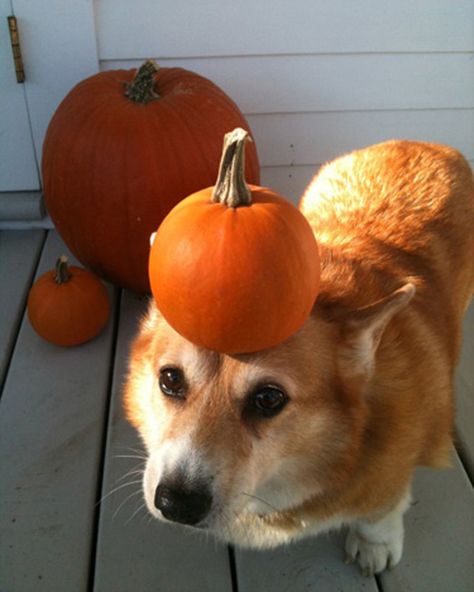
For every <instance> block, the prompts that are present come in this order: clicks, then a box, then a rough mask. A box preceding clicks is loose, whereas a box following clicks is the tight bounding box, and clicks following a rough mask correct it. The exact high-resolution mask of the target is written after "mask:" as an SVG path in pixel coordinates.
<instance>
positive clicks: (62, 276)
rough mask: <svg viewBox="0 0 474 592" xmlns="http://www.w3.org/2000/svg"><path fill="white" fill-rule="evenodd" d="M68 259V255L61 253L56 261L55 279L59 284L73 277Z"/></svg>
mask: <svg viewBox="0 0 474 592" xmlns="http://www.w3.org/2000/svg"><path fill="white" fill-rule="evenodd" d="M67 261H68V259H67V257H66V255H61V257H59V259H58V260H57V261H56V275H55V276H54V281H55V282H56V283H57V284H59V285H61V284H65V283H66V282H68V281H69V280H70V279H71V272H70V271H69V266H68V264H67Z"/></svg>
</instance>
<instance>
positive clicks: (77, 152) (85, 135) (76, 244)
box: [42, 61, 259, 292]
mask: <svg viewBox="0 0 474 592" xmlns="http://www.w3.org/2000/svg"><path fill="white" fill-rule="evenodd" d="M236 126H240V127H245V128H246V129H249V127H248V124H247V122H246V121H245V118H244V117H243V115H242V114H241V112H240V111H239V109H238V107H237V106H236V105H235V103H234V102H233V101H232V100H231V99H230V98H229V97H228V96H227V95H226V94H225V93H224V92H223V91H222V90H221V89H219V88H218V87H217V86H216V85H215V84H213V83H212V82H211V81H209V80H207V79H206V78H203V77H202V76H199V75H197V74H195V73H193V72H189V71H186V70H183V69H181V68H158V67H157V66H156V64H154V62H152V61H148V62H146V63H145V64H144V65H143V66H142V67H141V68H140V69H139V70H138V72H137V71H136V70H135V69H133V70H111V71H106V72H100V73H99V74H96V75H94V76H91V77H90V78H88V79H87V80H84V81H82V82H81V83H79V84H78V85H77V86H76V87H75V88H73V89H72V90H71V91H70V93H69V94H68V95H67V96H66V98H65V99H64V100H63V102H62V103H61V104H60V105H59V107H58V109H57V111H56V113H55V114H54V116H53V118H52V119H51V122H50V124H49V127H48V130H47V133H46V137H45V141H44V146H43V159H42V174H43V183H44V196H45V202H46V205H47V208H48V211H49V213H50V215H51V218H52V220H53V222H54V224H55V226H56V228H57V229H58V231H59V234H60V235H61V237H62V238H63V240H64V241H65V243H66V244H67V246H68V247H69V249H70V250H71V251H72V253H74V255H75V256H76V257H77V258H78V259H79V260H80V261H81V262H82V263H83V264H84V265H86V266H87V267H89V268H90V269H92V270H93V271H94V272H95V273H97V274H98V275H100V276H103V277H104V278H106V279H108V280H109V281H111V282H114V283H116V284H118V285H120V286H122V287H125V288H130V289H132V290H135V291H139V292H145V291H149V283H148V274H147V261H148V250H149V243H148V240H149V236H150V233H151V232H152V230H154V229H155V228H156V227H157V226H158V224H160V222H161V221H162V220H163V218H164V217H165V216H166V214H167V213H168V212H169V211H170V210H171V208H172V207H173V206H175V205H176V204H177V203H178V202H179V201H180V200H181V199H182V198H184V197H186V196H187V195H189V194H190V193H192V192H193V191H197V190H198V189H201V188H202V187H207V186H208V185H211V184H212V183H213V182H214V180H215V178H216V174H217V169H218V166H219V157H220V152H221V147H222V137H223V135H224V133H225V132H226V131H227V130H229V129H232V128H234V127H236ZM247 158H248V163H249V166H248V176H249V179H251V180H252V182H255V183H258V179H259V166H258V158H257V152H256V149H255V146H254V145H253V144H252V145H250V146H249V147H248V150H247Z"/></svg>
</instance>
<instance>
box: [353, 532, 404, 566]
mask: <svg viewBox="0 0 474 592" xmlns="http://www.w3.org/2000/svg"><path fill="white" fill-rule="evenodd" d="M345 549H346V563H352V562H353V561H355V560H357V562H358V563H359V565H360V568H361V570H362V573H363V574H364V576H372V575H374V574H376V573H380V572H381V571H383V570H384V569H392V568H393V567H395V565H397V563H398V562H399V561H400V559H401V557H402V551H403V538H402V537H397V536H395V537H393V538H390V540H386V541H383V542H374V541H369V540H367V539H366V538H364V536H363V535H362V534H360V533H359V532H358V531H357V529H352V528H351V529H350V530H349V533H348V535H347V538H346V545H345Z"/></svg>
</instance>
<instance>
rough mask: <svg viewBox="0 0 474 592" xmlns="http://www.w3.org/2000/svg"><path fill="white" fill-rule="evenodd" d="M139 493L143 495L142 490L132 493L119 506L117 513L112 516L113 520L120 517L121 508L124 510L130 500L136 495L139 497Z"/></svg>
mask: <svg viewBox="0 0 474 592" xmlns="http://www.w3.org/2000/svg"><path fill="white" fill-rule="evenodd" d="M139 493H141V489H139V490H138V491H134V492H133V493H131V494H130V495H129V496H127V497H126V498H125V499H124V500H123V502H122V503H121V504H120V505H119V507H118V508H117V509H116V510H115V512H114V513H113V516H112V520H115V517H116V516H117V515H118V513H119V512H120V510H121V508H123V506H124V505H125V504H126V503H127V502H128V500H129V499H131V498H132V497H134V496H135V495H138V494H139Z"/></svg>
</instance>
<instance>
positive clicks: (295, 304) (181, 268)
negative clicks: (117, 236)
mask: <svg viewBox="0 0 474 592" xmlns="http://www.w3.org/2000/svg"><path fill="white" fill-rule="evenodd" d="M247 138H248V134H247V132H246V131H244V130H242V129H240V128H237V129H236V130H234V131H233V132H230V133H229V134H227V135H226V137H225V141H224V150H223V154H222V159H221V165H220V169H219V175H218V179H217V183H216V185H215V187H208V188H207V189H204V190H202V191H199V192H197V193H194V194H193V195H190V196H189V197H187V198H186V199H184V200H183V201H181V202H180V203H179V204H178V205H177V206H176V207H175V208H174V209H173V210H172V211H171V212H170V213H169V214H168V216H167V217H166V218H165V220H164V221H163V222H162V224H161V225H160V227H159V228H158V230H157V232H156V235H155V237H154V240H153V242H152V246H151V251H150V259H149V277H150V284H151V289H152V293H153V296H154V298H155V300H156V304H157V306H158V309H159V310H160V312H161V313H162V315H163V316H164V318H165V319H166V320H167V321H168V323H169V324H170V325H171V326H172V327H173V328H174V329H175V330H176V331H177V332H178V333H180V334H181V335H182V336H183V337H185V338H186V339H188V340H189V341H191V342H192V343H195V344H196V345H199V346H202V347H206V348H207V349H211V350H214V351H218V352H222V353H231V354H232V353H243V352H253V351H258V350H262V349H266V348H269V347H272V346H275V345H277V344H278V343H281V342H282V341H284V340H285V339H287V338H288V337H290V335H292V334H293V333H295V332H296V331H297V330H298V329H299V328H300V327H301V326H302V325H303V323H304V321H305V320H306V319H307V317H308V315H309V314H310V312H311V309H312V307H313V304H314V302H315V299H316V296H317V292H318V286H319V277H320V264H319V254H318V247H317V243H316V239H315V238H314V235H313V231H312V230H311V227H310V225H309V223H308V222H307V220H306V218H305V217H304V216H303V214H301V212H299V211H298V209H297V208H296V207H295V206H293V205H292V204H291V203H290V202H288V201H287V200H285V199H284V198H283V197H281V196H280V195H278V194H276V193H274V192H273V191H271V190H270V189H267V188H264V187H259V186H256V185H247V184H246V182H245V179H244V146H245V143H246V139H247Z"/></svg>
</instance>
